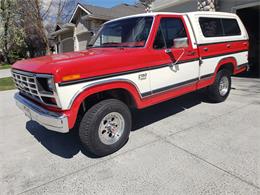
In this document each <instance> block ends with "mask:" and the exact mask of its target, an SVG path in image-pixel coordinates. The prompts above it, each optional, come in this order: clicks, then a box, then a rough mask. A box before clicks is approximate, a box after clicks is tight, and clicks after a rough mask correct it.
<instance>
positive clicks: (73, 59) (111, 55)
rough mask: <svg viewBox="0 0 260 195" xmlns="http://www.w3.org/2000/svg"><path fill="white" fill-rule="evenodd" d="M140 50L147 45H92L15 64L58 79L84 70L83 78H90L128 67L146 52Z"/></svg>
mask: <svg viewBox="0 0 260 195" xmlns="http://www.w3.org/2000/svg"><path fill="white" fill-rule="evenodd" d="M140 50H142V51H145V49H144V48H123V49H122V48H92V49H89V50H86V51H81V52H71V53H64V54H55V55H49V56H44V57H38V58H33V59H28V60H21V61H18V62H16V63H15V64H14V65H13V66H12V68H13V69H17V70H22V71H27V72H33V73H40V74H52V75H54V78H55V81H56V82H61V81H62V77H63V76H67V75H73V74H80V77H81V78H88V77H91V76H99V75H105V74H109V73H115V72H120V71H123V70H126V68H127V67H130V66H131V65H133V64H136V62H135V63H134V59H138V55H140V54H141V53H143V52H141V51H140ZM139 59H140V58H139ZM144 61H145V60H144ZM140 65H141V64H140ZM132 68H135V67H132ZM130 69H131V68H130Z"/></svg>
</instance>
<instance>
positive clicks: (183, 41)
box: [173, 37, 189, 48]
mask: <svg viewBox="0 0 260 195" xmlns="http://www.w3.org/2000/svg"><path fill="white" fill-rule="evenodd" d="M188 46H189V39H188V38H187V37H184V38H177V39H173V48H184V47H188Z"/></svg>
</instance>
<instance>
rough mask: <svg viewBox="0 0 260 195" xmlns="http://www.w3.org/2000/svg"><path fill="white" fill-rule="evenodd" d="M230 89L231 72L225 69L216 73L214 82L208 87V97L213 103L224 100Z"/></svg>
mask: <svg viewBox="0 0 260 195" xmlns="http://www.w3.org/2000/svg"><path fill="white" fill-rule="evenodd" d="M230 90H231V74H230V72H229V71H227V70H221V71H219V72H218V73H217V76H216V79H215V82H214V84H213V85H211V86H209V87H208V97H209V99H210V100H211V101H213V102H215V103H219V102H224V101H225V100H226V99H227V97H228V95H229V93H230Z"/></svg>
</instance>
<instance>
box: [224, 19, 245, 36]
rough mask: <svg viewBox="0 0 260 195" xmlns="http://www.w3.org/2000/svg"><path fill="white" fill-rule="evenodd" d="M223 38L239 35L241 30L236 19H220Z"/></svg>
mask: <svg viewBox="0 0 260 195" xmlns="http://www.w3.org/2000/svg"><path fill="white" fill-rule="evenodd" d="M222 24H223V28H224V34H225V36H236V35H241V30H240V28H239V25H238V23H237V20H236V19H222Z"/></svg>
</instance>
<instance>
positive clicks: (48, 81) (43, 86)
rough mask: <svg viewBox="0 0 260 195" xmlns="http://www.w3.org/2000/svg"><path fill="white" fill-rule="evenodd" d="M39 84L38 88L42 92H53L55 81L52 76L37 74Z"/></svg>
mask: <svg viewBox="0 0 260 195" xmlns="http://www.w3.org/2000/svg"><path fill="white" fill-rule="evenodd" d="M36 79H37V85H38V89H39V91H40V92H41V93H46V92H47V93H53V92H54V89H55V86H54V81H53V78H52V77H51V76H42V75H40V76H39V75H37V77H36Z"/></svg>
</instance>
